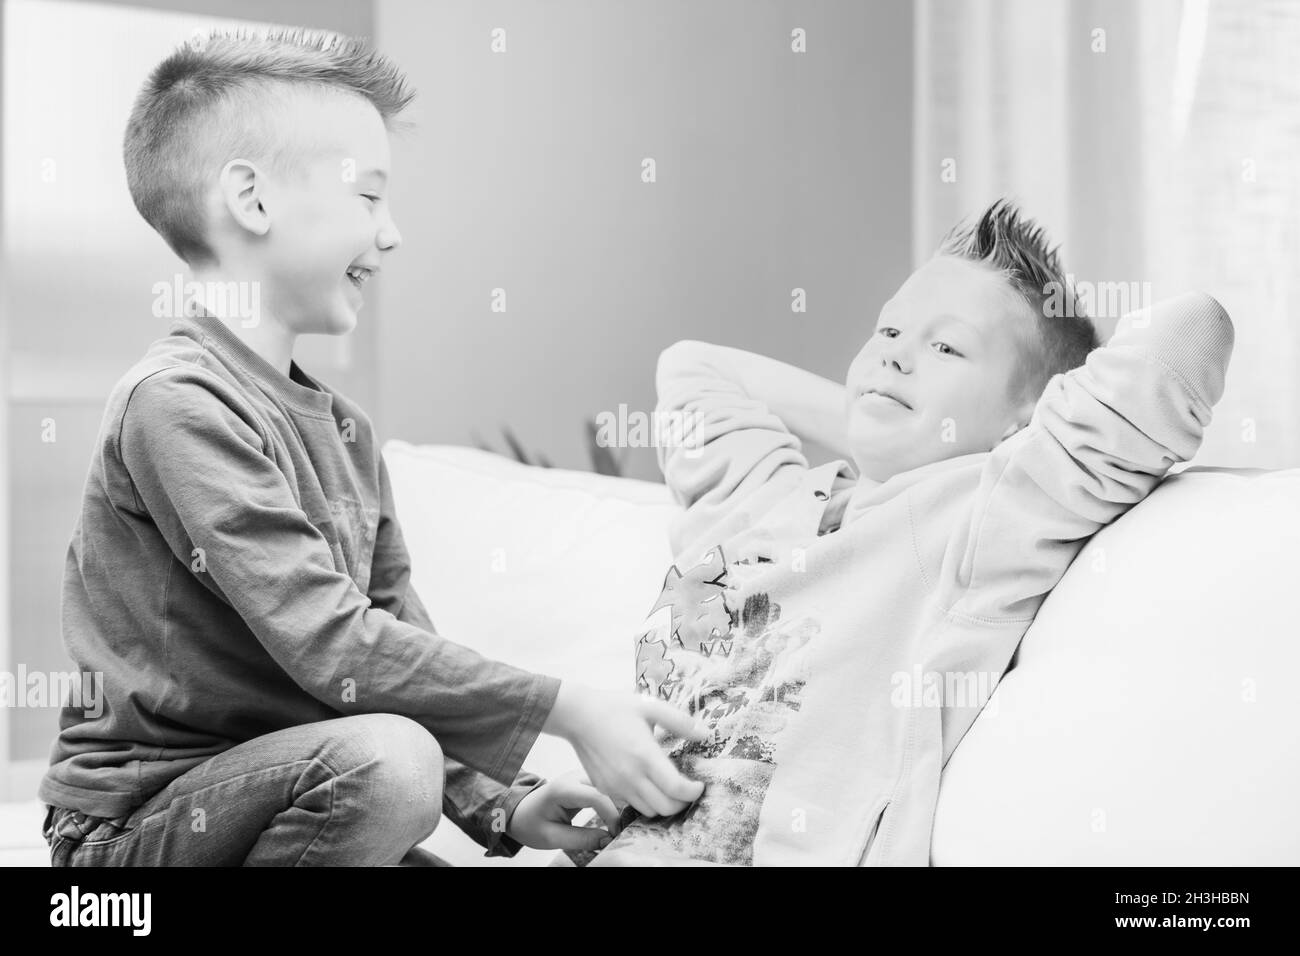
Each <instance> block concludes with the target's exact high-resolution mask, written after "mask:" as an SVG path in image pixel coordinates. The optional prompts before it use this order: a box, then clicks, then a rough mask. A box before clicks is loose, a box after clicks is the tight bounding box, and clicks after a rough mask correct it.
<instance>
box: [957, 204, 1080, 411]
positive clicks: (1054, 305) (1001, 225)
mask: <svg viewBox="0 0 1300 956" xmlns="http://www.w3.org/2000/svg"><path fill="white" fill-rule="evenodd" d="M936 254H937V255H947V256H955V257H957V258H959V259H966V260H968V261H970V262H979V263H983V264H984V265H986V266H988V267H989V268H991V269H992V270H993V271H994V272H996V273H998V274H999V275H1000V276H1002V277H1003V278H1004V279H1005V280H1006V281H1007V282H1008V283H1009V284H1010V286H1011V288H1012V289H1013V290H1014V291H1015V293H1016V294H1017V295H1018V296H1019V297H1020V298H1021V299H1023V300H1024V302H1025V303H1026V304H1027V305H1028V306H1029V309H1030V311H1031V312H1032V313H1033V315H1034V319H1035V323H1036V326H1037V328H1036V332H1037V334H1036V335H1034V336H1030V337H1028V338H1029V339H1030V342H1029V345H1030V354H1028V355H1026V356H1025V359H1026V361H1024V362H1022V363H1021V368H1022V371H1023V373H1024V374H1023V375H1020V376H1017V378H1016V380H1015V381H1014V382H1012V383H1011V391H1012V393H1013V394H1015V395H1017V396H1018V397H1037V396H1038V395H1040V394H1041V393H1042V391H1043V388H1044V387H1045V386H1046V385H1047V383H1048V381H1049V380H1050V379H1051V378H1052V376H1053V375H1056V374H1057V373H1058V372H1068V371H1069V370H1070V369H1072V368H1077V367H1078V366H1080V365H1082V364H1083V363H1084V361H1085V360H1086V359H1087V357H1088V353H1089V352H1091V351H1092V350H1093V349H1095V348H1097V346H1098V345H1099V344H1100V343H1099V342H1098V340H1097V330H1096V328H1095V326H1094V325H1093V323H1092V320H1091V319H1089V318H1088V316H1087V315H1086V314H1085V313H1084V311H1083V310H1082V309H1081V308H1080V307H1079V306H1080V304H1079V301H1078V299H1077V297H1076V296H1075V294H1074V289H1073V287H1072V286H1071V284H1070V282H1069V281H1068V280H1067V277H1066V275H1065V272H1064V270H1063V269H1062V267H1061V261H1060V255H1059V247H1055V248H1054V247H1052V246H1050V245H1049V244H1048V240H1047V234H1046V233H1045V232H1044V231H1043V228H1042V227H1041V226H1039V225H1037V224H1036V223H1035V222H1034V221H1033V220H1032V219H1028V218H1025V217H1024V216H1022V215H1021V212H1020V210H1019V209H1018V208H1017V207H1016V206H1015V204H1013V203H1012V202H1010V201H1009V200H1007V199H999V200H998V201H997V202H995V203H993V205H991V206H989V208H988V209H986V210H984V212H983V214H982V215H981V216H980V217H979V219H978V220H976V221H975V222H974V223H969V222H967V223H961V224H959V225H957V226H955V227H954V228H953V229H952V230H951V231H950V232H949V233H948V235H946V236H945V237H944V238H943V241H942V242H941V243H940V244H939V249H938V252H937V253H936ZM1062 301H1066V302H1067V304H1066V305H1065V306H1064V307H1062V306H1061V303H1062ZM1049 303H1050V306H1049Z"/></svg>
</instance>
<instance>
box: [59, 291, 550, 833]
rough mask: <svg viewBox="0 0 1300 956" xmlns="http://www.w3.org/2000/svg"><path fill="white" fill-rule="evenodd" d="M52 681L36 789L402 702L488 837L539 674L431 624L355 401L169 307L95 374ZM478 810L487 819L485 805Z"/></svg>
mask: <svg viewBox="0 0 1300 956" xmlns="http://www.w3.org/2000/svg"><path fill="white" fill-rule="evenodd" d="M62 621H63V639H64V644H65V647H66V648H67V651H68V653H69V655H70V656H71V657H72V659H73V661H74V662H75V663H76V665H77V666H78V668H79V669H80V670H82V671H84V672H92V673H93V672H102V673H103V675H104V676H103V688H104V696H105V706H104V707H103V712H102V714H100V715H99V716H88V715H87V713H86V712H85V711H83V710H81V709H79V708H77V707H75V706H73V701H72V700H71V699H70V700H69V701H68V703H67V704H65V706H64V708H63V710H62V713H61V715H60V732H59V735H58V737H57V739H56V740H55V742H54V745H53V747H52V751H51V757H50V763H51V766H50V768H49V770H48V771H47V773H46V775H45V777H44V779H43V780H42V782H41V786H40V789H39V795H40V798H41V799H42V800H44V801H45V802H46V803H50V804H54V805H57V806H65V807H72V808H74V809H78V810H81V811H83V812H85V813H89V814H92V815H94V816H100V817H107V818H116V817H120V816H124V815H126V814H128V813H129V812H130V811H131V810H132V809H134V808H135V807H137V806H139V805H140V804H142V803H144V802H145V801H146V800H147V799H149V798H150V797H151V796H153V795H155V794H157V793H158V792H159V791H160V790H161V789H162V788H163V787H165V786H166V785H167V784H168V783H169V782H171V781H172V780H174V779H175V778H176V777H178V776H179V775H181V774H183V773H185V772H186V771H187V770H189V769H191V768H193V767H195V766H197V765H198V764H200V763H202V762H203V761H204V760H206V759H208V758H210V757H212V756H213V755H215V754H218V753H221V752H222V751H224V750H226V749H228V748H230V747H232V746H234V745H235V744H238V743H240V742H243V741H248V740H251V739H253V738H255V737H258V736H261V735H263V734H266V733H270V732H272V731H276V730H280V729H282V728H285V727H291V726H298V725H301V724H306V723H311V722H314V721H320V720H327V719H330V718H335V717H339V716H344V715H348V714H360V713H376V712H383V713H394V714H402V715H404V716H407V717H410V718H412V719H413V720H415V721H417V722H419V723H420V724H421V725H422V726H424V727H426V728H427V729H428V730H429V731H430V733H432V734H433V736H434V737H435V738H436V739H437V741H438V743H439V745H440V746H441V748H442V750H443V753H444V755H445V757H446V758H447V778H446V786H445V789H444V804H443V811H444V813H445V814H446V815H447V816H448V817H449V818H450V819H452V820H453V822H455V823H457V824H458V825H461V826H462V827H463V828H465V829H466V830H467V832H469V834H470V835H471V836H472V837H474V838H475V839H476V840H477V841H478V842H479V843H480V844H482V845H484V846H486V847H487V848H488V850H489V853H491V854H496V855H508V854H510V853H513V852H515V851H516V850H517V849H518V844H516V843H514V841H513V840H509V839H508V838H504V834H503V833H502V832H501V829H502V828H501V826H500V821H501V820H502V819H503V817H502V816H501V814H500V813H494V811H497V810H504V811H505V812H506V813H507V814H508V813H510V812H511V811H512V810H513V807H514V805H515V804H516V803H517V802H518V800H519V799H520V798H521V797H522V796H523V795H524V794H525V793H527V792H528V791H529V790H530V789H532V788H533V787H534V786H536V785H537V784H538V782H539V778H537V777H534V776H532V775H530V774H527V773H521V772H520V768H521V764H522V762H523V760H524V758H525V756H526V755H527V753H528V751H529V750H530V748H531V747H532V744H533V742H534V740H535V739H536V737H537V735H538V733H539V732H540V729H541V727H542V725H543V723H544V721H545V719H546V716H547V715H548V714H549V712H550V709H551V707H552V706H553V704H554V701H555V695H556V693H557V690H558V687H559V682H558V681H557V680H555V679H554V678H552V677H547V676H543V675H538V674H532V673H528V672H525V671H522V670H519V669H516V668H513V667H510V666H507V665H505V664H501V663H497V662H494V661H490V660H487V659H485V658H484V657H482V656H480V655H479V654H477V653H475V652H474V651H472V650H470V649H468V648H465V647H462V646H459V645H457V644H455V643H452V642H451V641H448V640H445V639H443V638H442V637H440V636H439V635H438V634H437V633H436V632H435V630H434V628H433V625H432V623H431V622H430V620H429V617H428V614H427V613H426V612H425V609H424V607H423V605H422V604H421V603H420V599H419V597H418V596H417V595H416V593H415V591H414V589H413V588H412V587H411V584H410V559H409V556H408V553H407V550H406V546H405V544H404V541H403V538H402V532H401V528H400V527H399V525H398V522H397V518H396V514H395V510H394V503H393V497H392V490H391V487H390V484H389V479H388V473H387V469H386V466H385V464H384V461H383V458H382V456H381V454H380V451H379V446H378V443H377V441H376V437H375V434H374V431H373V429H372V427H371V423H370V420H369V418H368V417H367V416H366V415H365V413H364V412H363V411H362V410H361V409H360V408H359V407H357V406H356V405H355V404H354V403H352V402H351V401H349V400H348V399H347V398H345V397H344V396H342V395H340V394H339V393H337V392H335V391H333V390H331V389H329V388H327V387H326V386H324V385H323V384H321V383H319V382H317V381H315V380H314V379H312V378H310V377H309V376H307V375H306V374H305V373H304V372H303V371H302V370H301V369H300V368H299V367H298V366H297V364H296V363H291V366H290V371H289V374H288V375H287V376H286V375H285V374H284V373H283V372H281V371H279V370H278V369H275V368H274V367H273V366H272V365H271V364H270V363H269V362H267V361H266V360H265V359H263V358H262V357H261V356H259V355H258V354H257V353H256V352H254V351H253V350H252V349H251V348H249V347H248V346H247V345H246V344H245V343H244V342H243V341H241V340H240V338H239V337H238V336H237V335H236V334H234V332H233V331H231V330H230V329H228V328H227V327H226V326H225V325H224V324H223V323H222V322H221V321H220V320H219V319H217V318H215V317H212V316H210V315H207V314H204V313H200V314H199V315H197V316H185V317H182V318H178V319H175V320H173V322H172V325H171V328H170V334H169V335H168V336H167V337H166V338H162V339H159V340H158V341H157V342H155V343H154V344H153V345H152V346H151V347H150V348H149V350H148V351H147V353H146V354H145V356H144V357H143V358H142V359H141V360H140V361H139V362H138V363H137V364H136V365H135V366H134V367H133V368H132V369H131V370H130V371H129V372H128V373H127V374H126V375H125V376H124V377H123V378H122V379H121V380H120V381H119V382H118V384H117V385H116V386H115V387H114V389H113V390H112V392H111V394H110V396H109V400H108V405H107V409H106V411H105V414H104V418H103V422H102V425H101V428H100V432H99V437H98V439H97V442H96V446H95V449H94V455H93V459H92V462H91V467H90V472H89V476H88V478H87V481H86V486H85V492H84V495H83V499H82V508H81V513H80V516H79V519H78V521H77V524H76V528H75V531H74V533H73V538H72V543H71V545H70V546H69V548H68V553H67V562H66V567H65V574H64V584H63V606H62ZM494 823H495V824H496V825H495V826H494V825H493V824H494Z"/></svg>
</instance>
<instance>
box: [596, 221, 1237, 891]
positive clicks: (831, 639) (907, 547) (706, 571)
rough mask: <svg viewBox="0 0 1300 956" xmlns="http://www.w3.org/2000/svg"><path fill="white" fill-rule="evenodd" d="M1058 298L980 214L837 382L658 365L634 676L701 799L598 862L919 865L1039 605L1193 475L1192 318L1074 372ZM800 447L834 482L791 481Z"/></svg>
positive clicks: (1219, 334)
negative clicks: (654, 511)
mask: <svg viewBox="0 0 1300 956" xmlns="http://www.w3.org/2000/svg"><path fill="white" fill-rule="evenodd" d="M1069 294H1070V293H1069V290H1068V287H1067V284H1066V281H1065V277H1064V275H1063V272H1062V269H1061V266H1060V264H1059V261H1058V257H1057V255H1056V253H1055V251H1054V250H1050V249H1049V248H1048V246H1047V243H1046V240H1045V237H1044V234H1043V231H1042V230H1041V229H1040V228H1038V227H1036V226H1035V225H1034V224H1033V223H1032V222H1030V221H1028V220H1026V219H1024V218H1022V217H1021V216H1020V214H1019V213H1018V211H1017V210H1016V209H1015V208H1014V207H1013V206H1012V205H1010V204H1008V203H1006V202H999V203H996V204H995V205H993V206H992V207H991V208H990V209H988V210H987V211H986V212H985V213H984V214H983V215H982V216H981V217H980V218H979V220H978V222H977V223H976V224H975V225H974V226H973V227H959V228H957V229H955V230H954V231H953V232H952V233H951V234H950V235H949V236H948V237H947V238H946V239H945V240H944V242H943V244H942V246H941V247H940V249H939V251H938V253H937V254H936V255H935V257H934V258H932V259H931V260H930V261H929V262H927V263H925V264H924V265H922V266H921V267H920V268H919V269H917V270H916V272H914V273H913V274H912V275H911V276H910V277H909V278H908V279H907V281H906V282H904V283H903V285H902V287H901V288H900V289H899V290H898V292H897V293H896V294H895V295H894V297H893V298H892V299H890V300H889V301H888V302H887V303H885V306H884V308H883V309H882V310H881V312H880V316H879V319H878V321H877V325H876V329H875V332H874V334H873V335H872V336H871V337H870V338H869V339H868V340H867V342H866V344H865V345H864V346H863V347H862V349H861V351H860V352H859V353H858V355H857V357H856V358H855V359H854V360H853V363H852V365H851V366H850V368H849V371H848V377H847V381H846V383H845V385H838V384H835V383H832V382H830V381H827V380H824V379H821V378H819V377H817V376H814V375H812V374H810V373H807V372H804V371H801V370H798V369H795V368H792V367H790V366H788V365H785V364H782V363H780V362H777V361H774V360H772V359H768V358H764V357H762V356H758V355H753V354H750V353H747V352H743V351H740V350H737V349H732V348H724V347H720V346H713V345H706V344H703V343H700V342H680V343H678V344H676V345H674V346H672V347H671V348H669V349H667V350H666V351H665V352H664V353H663V355H662V357H661V358H660V361H659V367H658V379H657V382H658V389H659V412H660V414H661V415H664V416H665V417H667V418H670V419H672V420H674V421H679V422H685V423H687V425H688V427H689V431H688V433H687V435H686V438H685V441H684V442H681V443H679V444H677V445H675V446H672V447H665V446H661V447H660V452H659V454H660V464H661V466H662V468H663V472H664V476H665V478H666V480H667V483H668V485H669V487H670V488H671V489H672V491H673V492H674V494H675V496H676V497H677V499H678V500H679V501H680V502H681V503H682V504H683V505H684V506H685V508H686V511H685V513H684V514H683V516H682V518H681V519H680V523H679V524H678V525H677V526H676V527H675V529H674V533H673V541H672V544H673V553H674V555H675V556H676V564H675V565H674V567H673V568H672V569H671V570H670V571H669V573H668V577H667V579H666V581H665V584H664V589H663V594H662V596H661V598H660V600H659V601H658V602H657V603H656V605H655V607H654V609H653V611H652V614H651V617H650V619H649V620H648V622H647V627H646V630H645V632H644V633H643V634H641V635H640V636H639V637H638V638H637V642H636V667H637V670H636V677H637V683H638V686H639V687H640V688H641V689H642V691H643V692H644V693H646V694H648V695H653V696H656V697H659V698H663V699H666V700H668V701H669V702H671V703H673V704H675V705H676V706H678V707H680V708H682V709H684V710H686V711H688V712H690V713H693V714H695V715H696V716H697V717H699V718H702V719H703V721H704V723H705V724H707V725H708V726H709V727H710V728H712V731H713V737H712V739H710V740H707V741H704V742H698V741H684V740H681V739H677V738H667V737H665V738H664V739H663V742H664V745H665V746H666V747H668V748H670V751H671V755H672V756H673V757H674V758H675V759H676V760H677V761H678V763H679V764H680V765H681V768H682V770H683V771H684V772H685V773H686V774H687V775H688V776H690V777H692V778H695V779H699V780H702V781H704V782H705V791H704V793H703V795H702V796H701V797H700V798H699V799H698V800H697V801H696V802H695V804H693V805H692V806H691V807H689V808H687V809H686V810H684V811H681V812H680V813H676V814H674V815H672V816H662V817H657V818H649V817H644V816H639V815H636V814H635V813H634V812H633V813H632V815H631V817H626V816H625V820H630V822H628V823H627V824H626V825H625V826H624V828H623V829H622V831H621V832H620V834H619V835H618V837H617V838H616V839H615V840H614V841H613V842H612V843H611V844H610V845H609V846H608V847H607V848H606V849H605V850H604V851H602V852H601V853H600V854H599V855H598V856H597V857H596V858H595V860H594V863H593V865H615V864H627V863H633V864H641V863H673V864H680V863H705V864H707V863H722V864H750V863H753V864H848V865H858V864H868V865H876V864H917V865H925V864H927V863H928V862H929V850H930V836H931V828H932V822H933V817H934V812H935V807H936V800H937V796H938V790H939V779H940V773H941V771H942V770H943V768H944V766H945V764H946V763H947V761H948V759H949V757H951V755H952V753H953V751H954V749H955V748H956V746H957V744H958V743H959V742H960V740H961V739H962V736H963V735H964V734H965V733H966V731H967V729H968V728H969V727H970V726H971V723H972V722H973V721H974V719H975V717H976V716H977V715H978V714H979V713H980V710H981V708H982V707H983V705H984V703H985V702H986V701H987V699H988V696H989V694H990V693H991V692H992V690H993V687H994V686H995V685H996V683H997V681H998V680H999V679H1000V677H1001V675H1002V674H1003V672H1004V671H1005V670H1006V669H1007V667H1008V665H1009V663H1010V661H1011V658H1012V655H1013V653H1014V652H1015V649H1016V647H1017V645H1018V643H1019V641H1020V639H1021V636H1022V635H1023V634H1024V633H1025V631H1026V630H1027V629H1028V627H1029V625H1030V623H1031V622H1032V621H1033V619H1034V616H1035V614H1036V612H1037V611H1038V608H1039V607H1040V605H1041V604H1042V602H1043V600H1044V599H1045V598H1046V596H1047V595H1048V593H1049V592H1050V591H1051V590H1052V588H1053V587H1054V586H1055V585H1056V583H1057V582H1058V581H1059V580H1060V578H1061V577H1062V575H1063V574H1064V573H1065V570H1066V569H1067V568H1068V567H1069V565H1070V563H1071V561H1072V560H1073V559H1074V557H1075V555H1076V554H1078V552H1079V551H1080V549H1081V548H1082V547H1083V545H1084V544H1085V543H1086V542H1087V540H1088V538H1089V537H1090V536H1091V535H1093V534H1095V533H1096V532H1097V531H1098V530H1099V529H1101V528H1102V527H1104V526H1105V525H1106V524H1108V523H1109V522H1111V521H1114V520H1115V519H1116V518H1118V517H1119V516H1120V515H1121V514H1123V513H1124V511H1125V510H1127V509H1128V508H1131V507H1132V506H1133V505H1135V504H1137V503H1138V502H1139V501H1141V500H1142V499H1143V498H1144V497H1145V496H1146V495H1148V494H1149V493H1150V492H1151V491H1152V489H1154V488H1155V487H1156V486H1157V485H1158V484H1159V483H1160V481H1161V480H1162V478H1163V477H1164V476H1165V474H1166V473H1167V471H1168V470H1169V468H1170V467H1171V466H1172V465H1174V464H1175V463H1177V462H1183V461H1187V460H1188V459H1190V458H1191V457H1192V456H1193V455H1194V454H1195V453H1196V451H1197V448H1198V447H1199V445H1200V442H1201V438H1202V434H1203V430H1204V429H1205V427H1206V425H1207V424H1208V423H1209V421H1210V417H1211V408H1212V406H1213V405H1214V404H1215V403H1216V402H1217V401H1218V400H1219V398H1220V396H1221V394H1222V392H1223V387H1224V378H1225V374H1226V370H1227V366H1228V361H1229V358H1230V356H1231V352H1232V346H1233V327H1232V323H1231V321H1230V320H1229V318H1228V316H1227V315H1226V313H1225V312H1224V310H1223V309H1222V308H1221V307H1220V306H1219V304H1218V303H1217V302H1215V301H1214V300H1213V299H1211V298H1209V297H1208V296H1203V295H1188V296H1183V297H1181V298H1178V299H1174V300H1170V301H1168V302H1164V303H1161V304H1160V305H1158V306H1156V307H1155V308H1153V309H1152V310H1151V311H1150V312H1149V313H1140V314H1138V315H1137V316H1136V317H1135V318H1134V319H1133V320H1132V321H1131V322H1130V323H1129V324H1128V325H1127V326H1126V327H1122V328H1121V330H1120V331H1119V333H1118V334H1116V335H1115V336H1114V337H1113V338H1112V339H1111V341H1110V342H1109V343H1108V344H1107V345H1106V347H1104V348H1097V345H1098V343H1097V341H1096V333H1095V331H1094V329H1093V326H1092V323H1091V322H1090V321H1089V320H1088V319H1087V318H1085V317H1082V314H1081V313H1080V312H1079V311H1078V310H1077V309H1075V308H1073V307H1072V306H1073V303H1072V302H1069V303H1064V297H1065V296H1068V295H1069ZM1063 303H1064V304H1063ZM1076 316H1077V317H1076ZM798 436H802V437H804V438H809V439H813V440H816V441H818V442H820V443H821V444H823V445H824V446H827V447H830V448H832V449H834V450H836V452H837V453H838V454H839V455H840V456H841V459H842V460H836V461H832V462H830V463H829V464H826V465H822V466H820V467H810V466H809V464H808V461H807V459H806V458H805V457H804V455H803V453H802V452H801V442H800V437H798ZM850 461H851V462H852V464H849V462H850ZM991 716H992V715H991ZM629 812H631V811H629Z"/></svg>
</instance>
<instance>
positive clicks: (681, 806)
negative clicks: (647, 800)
mask: <svg viewBox="0 0 1300 956" xmlns="http://www.w3.org/2000/svg"><path fill="white" fill-rule="evenodd" d="M650 782H651V783H652V784H654V786H655V788H656V789H658V790H659V792H660V793H662V794H663V795H664V797H666V798H667V799H668V800H671V801H672V802H673V806H672V809H671V810H670V811H669V812H670V813H680V812H681V811H682V810H685V809H686V808H687V807H688V806H690V805H691V804H692V803H694V802H695V801H696V800H698V799H699V796H700V794H701V793H703V792H704V784H703V783H701V782H700V781H698V780H692V779H690V778H689V777H687V776H684V775H683V774H682V773H681V771H679V770H678V769H677V768H676V767H675V766H673V763H672V761H671V760H669V759H668V758H667V757H663V758H662V759H661V760H658V761H655V763H654V765H653V766H652V767H651V768H650Z"/></svg>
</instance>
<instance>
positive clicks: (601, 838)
mask: <svg viewBox="0 0 1300 956" xmlns="http://www.w3.org/2000/svg"><path fill="white" fill-rule="evenodd" d="M543 838H544V839H545V840H546V842H547V843H549V844H550V846H551V848H552V849H556V850H599V849H601V848H602V847H604V846H605V845H606V844H607V843H609V841H610V840H611V839H613V837H611V836H610V835H609V833H607V832H606V831H605V830H600V829H597V828H595V827H574V826H569V825H568V824H565V823H552V824H550V825H548V826H547V827H546V828H545V830H544V831H543Z"/></svg>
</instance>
